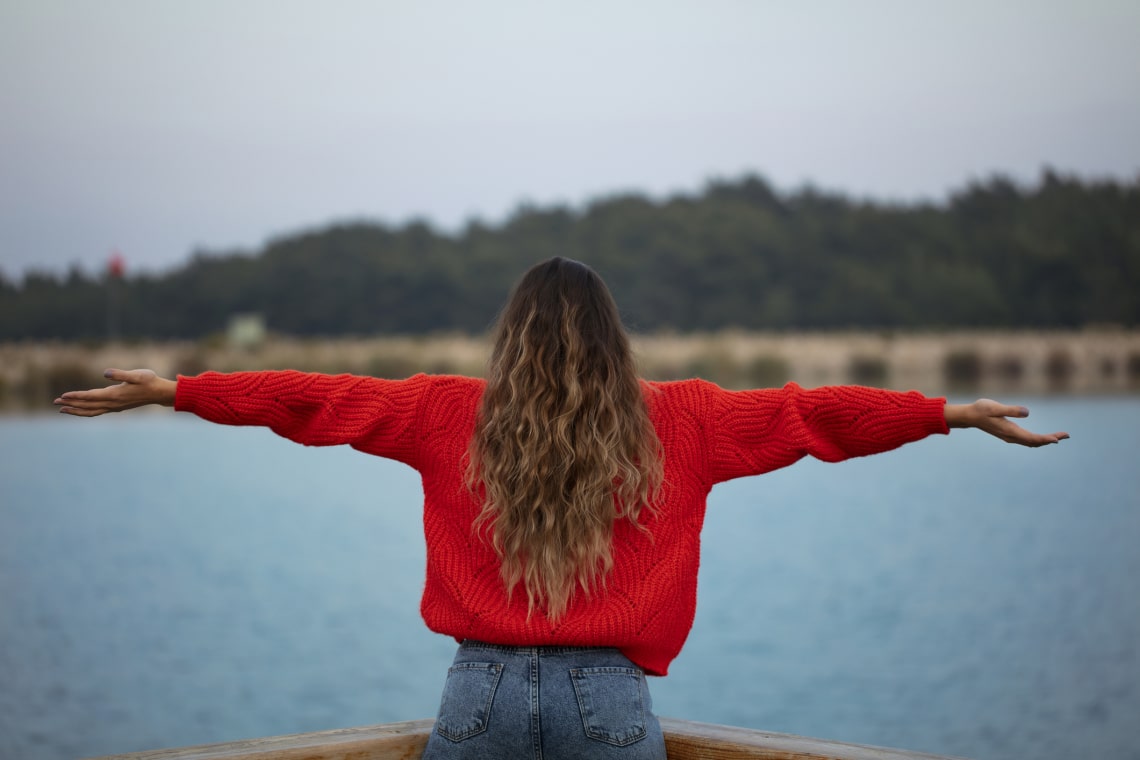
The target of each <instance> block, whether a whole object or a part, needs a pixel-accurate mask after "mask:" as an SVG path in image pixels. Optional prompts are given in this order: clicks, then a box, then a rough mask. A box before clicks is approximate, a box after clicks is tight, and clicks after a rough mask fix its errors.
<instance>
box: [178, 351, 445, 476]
mask: <svg viewBox="0 0 1140 760" xmlns="http://www.w3.org/2000/svg"><path fill="white" fill-rule="evenodd" d="M426 387H427V376H426V375H416V376H414V377H411V378H408V379H407V380H384V379H380V378H375V377H361V376H356V375H322V374H316V373H306V372H297V371H294V370H283V371H275V372H234V373H228V374H223V373H219V372H205V373H203V374H201V375H198V376H196V377H186V376H182V375H179V376H178V385H177V389H176V392H175V398H174V408H175V409H176V410H178V411H183V412H192V413H193V414H196V415H198V416H199V417H201V418H202V419H205V420H208V421H210V422H216V423H219V424H222V425H259V426H263V427H268V428H269V429H271V430H272V431H273V432H275V433H277V434H278V435H280V436H283V437H285V438H288V439H289V440H292V441H296V442H297V443H302V444H305V445H306V446H335V445H338V444H348V445H350V446H352V447H353V448H356V449H359V450H361V451H364V452H366V453H369V454H375V455H377V456H384V457H390V458H393V459H398V460H400V461H402V462H406V463H408V464H412V465H413V466H415V456H416V453H415V444H416V441H417V436H416V435H415V422H416V417H417V409H418V407H419V401H420V399H421V397H422V395H423V393H424V389H425V388H426Z"/></svg>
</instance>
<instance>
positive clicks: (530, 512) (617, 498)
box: [467, 257, 662, 622]
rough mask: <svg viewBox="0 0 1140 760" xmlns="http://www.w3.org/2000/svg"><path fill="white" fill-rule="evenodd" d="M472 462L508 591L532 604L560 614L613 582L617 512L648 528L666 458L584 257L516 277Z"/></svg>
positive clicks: (602, 289) (625, 342)
mask: <svg viewBox="0 0 1140 760" xmlns="http://www.w3.org/2000/svg"><path fill="white" fill-rule="evenodd" d="M468 461H469V465H468V469H467V481H468V485H469V486H470V487H471V488H472V491H473V493H476V494H480V495H481V497H482V499H483V510H482V512H481V514H480V515H479V517H478V519H477V521H476V529H477V530H479V529H480V528H482V529H485V530H487V532H489V534H490V539H491V542H492V544H493V546H494V548H495V551H496V552H497V553H498V555H499V557H500V559H501V561H502V567H501V575H502V579H503V582H504V583H505V584H506V589H507V593H508V594H510V593H512V592H513V591H514V589H515V588H516V587H517V586H518V585H519V584H520V583H521V584H522V585H523V587H524V588H525V590H526V595H527V600H528V610H529V611H530V613H533V612H534V610H535V609H540V610H541V611H542V612H543V613H544V614H545V616H546V618H547V619H548V620H550V621H551V622H557V621H558V620H559V619H560V618H561V617H562V616H563V614H565V612H566V609H567V607H568V606H569V604H570V602H571V600H572V599H573V598H574V595H575V593H576V592H577V591H579V590H580V591H582V592H584V593H585V594H586V595H590V594H591V593H593V592H594V591H595V590H596V589H598V588H599V586H601V587H603V588H604V584H605V578H606V575H607V574H608V573H609V572H610V570H611V569H612V567H613V558H612V556H611V552H610V544H611V538H612V536H613V527H614V521H615V520H618V519H628V520H630V521H631V522H633V523H634V525H637V526H638V527H639V528H642V529H644V528H643V526H641V524H640V523H639V522H638V516H639V515H640V514H641V511H642V510H643V509H645V508H648V509H650V510H652V509H653V504H654V501H655V499H656V496H657V493H658V490H659V488H660V485H661V479H662V461H661V453H660V444H659V441H658V439H657V435H656V433H655V432H654V430H653V426H652V424H651V423H650V420H649V413H648V409H647V407H646V403H645V398H644V396H643V394H642V390H641V385H640V382H639V380H638V376H637V372H636V369H635V367H634V361H633V355H632V352H631V350H630V346H629V339H628V337H627V336H626V333H625V329H624V327H623V326H622V323H621V318H620V316H619V314H618V310H617V305H616V304H615V303H614V300H613V297H612V296H611V295H610V292H609V290H608V289H607V288H606V285H605V283H604V282H603V281H602V279H601V277H599V276H598V275H597V274H596V273H595V272H594V271H593V270H592V269H590V268H589V267H587V266H586V265H585V264H581V263H579V262H577V261H572V260H569V259H563V258H557V257H556V258H553V259H550V260H548V261H544V262H542V263H541V264H537V265H535V266H534V267H532V268H531V269H530V270H529V271H528V272H527V273H526V274H525V275H524V276H523V278H522V279H521V280H520V281H519V283H518V285H516V286H515V289H514V292H513V293H512V295H511V298H510V300H509V301H508V302H507V304H506V306H505V307H504V308H503V311H502V313H501V314H500V315H499V320H498V323H497V325H496V328H495V331H494V348H493V350H492V353H491V360H490V365H489V368H488V375H487V387H486V391H485V392H484V395H483V401H482V406H481V408H480V412H479V418H478V422H477V424H476V428H475V434H474V436H473V438H472V441H471V445H470V451H469V460H468ZM487 532H484V533H483V535H484V536H486V535H487Z"/></svg>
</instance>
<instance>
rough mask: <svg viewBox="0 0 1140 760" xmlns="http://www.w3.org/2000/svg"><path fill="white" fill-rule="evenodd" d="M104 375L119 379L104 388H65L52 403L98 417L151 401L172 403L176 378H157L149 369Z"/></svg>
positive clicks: (65, 410) (74, 412)
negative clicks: (65, 390) (84, 389)
mask: <svg viewBox="0 0 1140 760" xmlns="http://www.w3.org/2000/svg"><path fill="white" fill-rule="evenodd" d="M103 376H104V377H106V378H107V379H108V380H118V381H119V382H118V384H117V385H108V386H107V387H106V388H93V389H92V390H89V391H68V392H67V393H64V394H63V395H62V396H60V397H59V398H57V399H56V400H55V402H54V403H55V405H56V406H58V407H59V411H60V412H61V413H62V414H71V415H74V416H76V417H98V416H99V415H100V414H106V413H107V412H125V411H126V410H128V409H136V408H138V407H140V406H147V405H150V404H159V405H161V406H174V391H175V389H176V388H177V386H178V383H177V381H175V380H168V379H166V378H164V377H159V376H158V375H156V374H155V373H154V372H153V371H152V370H149V369H134V370H121V369H109V370H107V371H106V372H104V373H103Z"/></svg>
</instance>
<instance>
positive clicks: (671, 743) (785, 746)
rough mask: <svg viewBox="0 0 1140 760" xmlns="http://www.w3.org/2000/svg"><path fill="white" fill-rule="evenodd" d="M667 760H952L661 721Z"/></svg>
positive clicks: (746, 729) (714, 725)
mask: <svg viewBox="0 0 1140 760" xmlns="http://www.w3.org/2000/svg"><path fill="white" fill-rule="evenodd" d="M661 729H662V730H663V731H664V732H665V750H666V752H667V753H668V754H669V760H698V759H700V760H705V759H708V760H954V759H953V758H949V757H947V756H945V755H929V754H924V753H921V752H909V751H907V750H899V749H888V748H885V747H871V746H866V745H862V744H847V743H844V742H835V741H827V740H825V739H812V738H809V737H805V736H795V735H793V734H777V733H772V732H769V731H758V730H756V729H750V728H736V727H734V726H718V725H716V724H713V723H697V722H695V721H691V720H680V719H678V718H661Z"/></svg>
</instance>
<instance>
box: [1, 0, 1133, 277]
mask: <svg viewBox="0 0 1140 760" xmlns="http://www.w3.org/2000/svg"><path fill="white" fill-rule="evenodd" d="M1137 39H1140V3H1138V2H1135V0H1084V1H1083V2H1076V1H1072V2H1059V1H1058V0H1037V1H1035V2H1025V1H1022V0H1016V1H1013V2H1009V1H1004V0H1000V1H999V0H989V1H979V0H952V1H947V2H922V1H920V0H909V1H903V0H899V1H897V2H888V1H886V0H858V1H856V0H850V1H849V2H840V1H839V0H833V1H832V2H818V1H807V0H806V1H803V2H760V1H756V2H745V1H744V0H735V1H730V0H700V1H699V2H698V1H694V2H673V1H671V0H656V2H630V1H628V0H611V1H610V2H590V1H584V0H577V2H549V1H544V0H530V1H529V2H522V1H518V2H516V1H514V0H481V1H480V2H459V1H458V0H457V1H456V2H437V1H435V0H426V1H425V0H416V1H415V2H411V1H409V2H400V3H397V2H350V1H349V0H331V1H326V2H320V3H318V2H311V3H302V2H296V1H295V0H274V1H269V0H266V1H264V2H248V1H241V0H231V1H230V2H217V1H215V0H197V1H196V2H166V1H163V0H104V1H102V2H94V1H92V2H80V1H79V0H75V1H74V2H57V1H53V0H0V114H2V118H0V271H2V272H4V273H5V274H7V275H8V276H14V275H19V274H22V273H23V272H24V271H26V270H27V269H29V268H32V267H35V268H41V269H44V268H50V269H54V270H57V271H59V270H62V269H64V268H65V267H67V266H68V265H69V264H71V263H73V262H75V263H79V264H81V266H83V267H84V268H86V269H87V270H88V271H94V270H98V269H100V268H101V267H102V266H103V265H104V263H105V261H106V259H107V257H108V254H109V252H110V251H111V250H112V249H114V248H118V249H120V250H122V252H123V254H124V256H125V257H126V260H127V264H128V267H129V268H131V269H134V270H137V269H152V270H153V269H162V268H167V267H170V266H174V265H177V264H179V263H181V262H183V261H185V260H186V258H187V256H188V255H189V254H190V253H191V251H192V250H194V249H201V248H204V249H210V250H220V249H226V248H232V247H243V248H247V249H254V248H256V247H258V246H260V245H261V244H262V243H263V242H264V241H265V240H266V239H267V238H270V237H274V236H277V235H281V234H284V233H288V232H290V231H295V230H297V229H301V228H309V227H315V226H318V225H323V224H326V223H328V222H331V221H335V220H344V219H356V218H369V219H378V220H382V221H386V222H390V223H401V222H404V221H406V220H407V219H409V218H411V217H414V216H419V217H423V218H426V219H428V220H430V221H431V222H433V223H435V224H436V225H437V226H442V227H445V228H448V229H457V228H458V227H459V226H460V225H462V224H463V223H464V222H465V221H466V220H467V219H469V218H472V217H476V216H477V217H481V218H483V219H484V220H487V221H490V222H495V221H498V220H500V219H502V218H503V217H504V215H505V214H507V213H509V212H510V211H511V210H512V209H514V208H515V207H517V205H518V204H519V203H520V202H524V201H530V202H534V203H538V204H544V205H545V204H551V203H569V204H572V205H575V206H578V205H580V204H581V203H583V202H585V201H588V200H590V199H591V198H595V197H599V196H601V195H606V194H612V193H614V192H620V191H626V190H637V191H641V192H645V193H649V194H651V195H654V196H664V195H666V194H668V193H672V192H696V191H699V190H700V188H701V187H702V186H703V184H704V182H705V181H706V180H708V179H709V178H711V177H736V176H739V175H741V174H743V173H745V172H757V173H760V174H763V175H765V176H767V177H768V178H769V179H770V180H772V181H773V182H774V183H775V184H776V185H777V186H778V187H780V188H783V189H791V188H794V187H797V186H799V185H801V184H802V183H804V182H808V181H810V182H812V183H814V184H817V185H819V186H822V187H825V188H829V189H836V190H840V191H844V192H847V193H849V194H852V195H857V196H871V197H876V198H881V199H892V200H913V199H917V198H927V199H935V200H937V199H941V198H944V197H945V195H946V193H947V192H948V191H950V190H953V189H956V188H961V187H963V186H964V185H965V184H966V183H967V182H968V181H970V180H971V179H975V178H979V177H988V176H990V175H991V174H993V173H996V172H1001V173H1005V174H1008V175H1012V176H1013V177H1015V178H1017V179H1019V180H1023V181H1032V180H1035V179H1036V178H1037V177H1038V175H1039V173H1040V170H1041V168H1042V167H1043V166H1045V165H1046V164H1048V165H1052V166H1054V167H1055V168H1057V169H1059V170H1061V171H1064V172H1075V173H1078V174H1080V175H1082V176H1086V177H1115V178H1119V179H1124V180H1133V179H1135V178H1136V177H1137V176H1138V173H1140V44H1138V43H1137Z"/></svg>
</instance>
